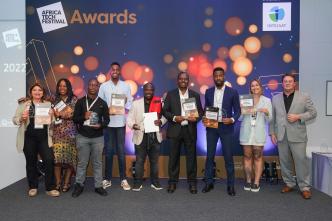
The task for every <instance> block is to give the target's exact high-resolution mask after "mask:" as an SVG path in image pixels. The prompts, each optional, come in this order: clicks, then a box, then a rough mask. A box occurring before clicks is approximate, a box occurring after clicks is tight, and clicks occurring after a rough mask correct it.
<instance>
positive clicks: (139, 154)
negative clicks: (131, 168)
mask: <svg viewBox="0 0 332 221" xmlns="http://www.w3.org/2000/svg"><path fill="white" fill-rule="evenodd" d="M149 136H150V135H148V134H144V137H143V141H142V143H141V144H140V145H135V155H136V176H135V181H134V182H135V183H137V184H138V185H141V184H142V182H143V175H144V163H145V159H146V156H148V157H149V162H150V179H151V183H152V184H154V183H155V182H158V180H159V176H158V159H159V150H160V144H159V143H158V141H157V138H156V137H155V135H154V137H153V138H152V137H151V136H150V137H149Z"/></svg>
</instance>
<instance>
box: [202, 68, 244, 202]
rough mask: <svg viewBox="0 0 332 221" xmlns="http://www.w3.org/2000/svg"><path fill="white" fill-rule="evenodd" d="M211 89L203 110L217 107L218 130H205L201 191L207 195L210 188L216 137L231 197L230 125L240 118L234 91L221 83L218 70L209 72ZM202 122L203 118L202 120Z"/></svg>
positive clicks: (223, 73) (232, 170) (212, 185)
mask: <svg viewBox="0 0 332 221" xmlns="http://www.w3.org/2000/svg"><path fill="white" fill-rule="evenodd" d="M213 79H214V83H215V87H212V88H209V89H207V90H206V92H205V107H218V108H219V113H218V128H206V142H207V158H206V163H205V182H206V184H205V187H204V188H203V190H202V192H203V193H207V192H209V191H211V190H212V189H213V187H214V184H213V162H214V157H215V154H216V146H217V142H218V139H219V138H220V141H221V144H222V150H223V155H224V160H225V167H226V173H227V193H228V195H230V196H235V189H234V180H235V175H234V163H233V151H232V149H233V146H234V143H233V141H234V134H233V133H234V123H235V122H236V121H237V120H238V118H239V117H240V115H241V109H240V102H239V94H238V92H237V91H236V90H235V89H233V88H231V87H228V86H226V85H225V84H224V80H225V71H224V69H222V68H221V67H217V68H215V69H214V70H213ZM203 123H206V119H205V118H203Z"/></svg>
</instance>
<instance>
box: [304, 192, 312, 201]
mask: <svg viewBox="0 0 332 221" xmlns="http://www.w3.org/2000/svg"><path fill="white" fill-rule="evenodd" d="M301 195H302V197H303V199H306V200H308V199H311V196H312V194H311V191H310V190H304V191H302V192H301Z"/></svg>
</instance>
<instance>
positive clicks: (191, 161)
mask: <svg viewBox="0 0 332 221" xmlns="http://www.w3.org/2000/svg"><path fill="white" fill-rule="evenodd" d="M182 144H184V147H185V153H186V167H187V179H188V183H189V184H192V185H196V183H197V158H196V138H194V137H192V136H191V135H190V133H189V128H188V126H182V127H181V131H180V134H179V136H178V137H177V138H170V152H169V161H168V175H169V181H168V183H169V184H172V183H177V182H178V180H179V172H180V154H181V146H182Z"/></svg>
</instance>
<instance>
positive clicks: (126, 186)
mask: <svg viewBox="0 0 332 221" xmlns="http://www.w3.org/2000/svg"><path fill="white" fill-rule="evenodd" d="M121 187H122V188H123V189H124V190H130V185H129V184H128V182H127V180H126V179H124V180H122V181H121Z"/></svg>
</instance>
